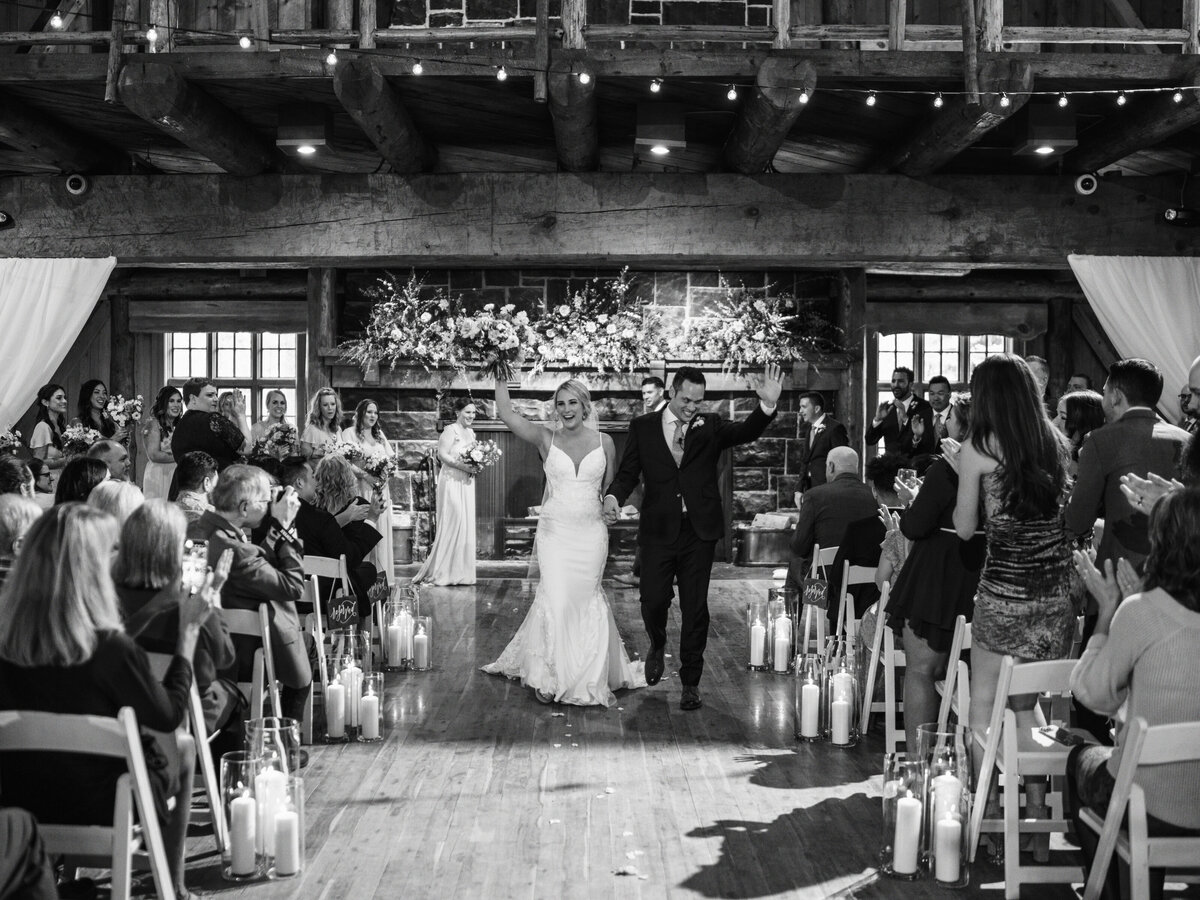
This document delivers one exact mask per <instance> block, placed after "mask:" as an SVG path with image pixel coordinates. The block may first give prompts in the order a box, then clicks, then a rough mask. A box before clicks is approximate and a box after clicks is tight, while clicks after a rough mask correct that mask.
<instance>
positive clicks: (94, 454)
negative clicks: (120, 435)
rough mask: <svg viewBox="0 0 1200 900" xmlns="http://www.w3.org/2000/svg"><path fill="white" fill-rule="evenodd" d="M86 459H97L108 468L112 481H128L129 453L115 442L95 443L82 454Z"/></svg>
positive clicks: (123, 446)
mask: <svg viewBox="0 0 1200 900" xmlns="http://www.w3.org/2000/svg"><path fill="white" fill-rule="evenodd" d="M84 456H86V457H87V458H88V459H98V460H100V462H102V463H104V464H105V465H106V466H108V475H109V477H110V478H112V479H113V480H114V481H128V480H129V451H128V450H126V449H125V445H124V444H118V443H117V442H116V441H107V440H106V441H96V443H94V444H92V446H90V447H88V449H87V453H85V454H84Z"/></svg>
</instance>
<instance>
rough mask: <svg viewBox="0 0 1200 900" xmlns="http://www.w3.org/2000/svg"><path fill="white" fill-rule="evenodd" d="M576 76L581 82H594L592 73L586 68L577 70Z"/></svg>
mask: <svg viewBox="0 0 1200 900" xmlns="http://www.w3.org/2000/svg"><path fill="white" fill-rule="evenodd" d="M575 77H576V78H578V79H579V83H580V84H591V83H592V73H591V72H588V71H586V70H585V71H581V72H577V73H576V74H575Z"/></svg>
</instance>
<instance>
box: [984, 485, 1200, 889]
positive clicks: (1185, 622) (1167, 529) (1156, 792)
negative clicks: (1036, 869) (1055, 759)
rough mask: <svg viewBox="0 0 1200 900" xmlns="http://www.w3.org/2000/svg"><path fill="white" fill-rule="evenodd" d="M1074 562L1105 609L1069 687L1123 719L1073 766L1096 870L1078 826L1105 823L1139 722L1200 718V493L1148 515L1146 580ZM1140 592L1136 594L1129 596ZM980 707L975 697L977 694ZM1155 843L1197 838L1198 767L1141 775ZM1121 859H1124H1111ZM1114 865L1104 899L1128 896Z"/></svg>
mask: <svg viewBox="0 0 1200 900" xmlns="http://www.w3.org/2000/svg"><path fill="white" fill-rule="evenodd" d="M1075 561H1076V564H1077V566H1078V567H1079V571H1080V574H1081V576H1082V577H1083V579H1084V582H1085V583H1086V585H1087V587H1088V590H1089V592H1090V593H1091V595H1092V596H1093V597H1094V598H1095V601H1096V605H1097V608H1098V616H1097V621H1096V628H1095V632H1094V634H1093V635H1092V637H1091V638H1090V639H1089V640H1088V642H1087V645H1086V648H1085V649H1084V651H1083V655H1082V656H1081V657H1080V659H1079V662H1078V663H1076V664H1075V670H1074V672H1073V673H1072V674H1071V691H1072V693H1073V694H1074V695H1075V697H1076V698H1078V699H1079V700H1081V701H1082V702H1083V703H1085V704H1086V705H1087V706H1088V707H1090V708H1092V709H1094V710H1097V711H1098V712H1102V713H1105V714H1107V715H1111V716H1116V714H1117V711H1118V710H1123V711H1124V712H1123V715H1121V716H1120V717H1118V722H1119V725H1118V730H1117V735H1116V746H1114V747H1105V746H1100V745H1095V744H1088V745H1084V746H1081V747H1076V748H1074V749H1073V750H1072V751H1071V755H1070V757H1069V758H1068V762H1067V788H1068V791H1067V806H1068V809H1069V811H1070V813H1071V815H1072V818H1073V819H1074V820H1075V823H1076V824H1075V834H1077V835H1078V836H1079V839H1080V842H1081V844H1082V846H1083V852H1084V857H1085V859H1086V860H1087V863H1088V867H1089V868H1090V865H1091V862H1092V859H1093V857H1094V855H1095V852H1096V843H1097V837H1096V834H1095V833H1094V832H1093V831H1092V830H1091V829H1090V828H1088V827H1086V826H1085V825H1083V823H1082V822H1081V820H1080V810H1081V809H1082V808H1083V807H1085V806H1087V807H1091V808H1092V809H1093V810H1095V811H1096V812H1097V813H1098V814H1099V815H1100V816H1101V818H1103V817H1104V815H1105V814H1106V813H1107V811H1108V803H1109V798H1110V797H1111V796H1112V792H1113V787H1114V785H1115V779H1116V774H1117V771H1118V769H1119V768H1120V766H1121V757H1122V753H1123V750H1124V744H1125V734H1126V727H1127V726H1128V723H1130V722H1132V721H1133V720H1134V718H1139V717H1140V718H1142V719H1145V720H1146V722H1147V724H1148V725H1150V726H1154V725H1166V724H1170V723H1174V722H1195V721H1197V720H1200V691H1197V690H1196V686H1197V685H1198V684H1200V654H1198V653H1196V648H1197V647H1198V646H1200V582H1198V581H1197V579H1196V573H1197V572H1198V571H1200V489H1197V488H1187V489H1185V490H1180V491H1176V492H1173V493H1171V494H1169V495H1168V496H1166V497H1164V498H1163V499H1162V500H1160V501H1159V502H1158V504H1157V505H1156V506H1155V507H1154V511H1153V513H1151V515H1150V548H1149V553H1148V554H1147V556H1146V561H1145V562H1146V565H1145V577H1144V581H1143V582H1142V583H1141V584H1137V581H1138V579H1137V576H1136V573H1134V572H1133V570H1132V567H1131V566H1129V564H1128V563H1127V562H1125V561H1122V562H1121V563H1120V565H1119V566H1114V565H1113V563H1112V561H1111V560H1110V561H1108V562H1106V563H1104V564H1103V567H1102V569H1099V570H1098V569H1097V568H1096V566H1095V564H1094V563H1093V562H1092V561H1091V560H1090V559H1089V558H1088V556H1087V555H1085V554H1083V553H1076V554H1075ZM1130 590H1132V591H1133V593H1132V596H1125V599H1124V600H1122V594H1127V593H1128V592H1129V591H1130ZM971 705H972V706H974V697H972V703H971ZM1137 783H1138V786H1139V787H1141V789H1142V791H1143V792H1144V793H1145V799H1146V820H1147V824H1148V826H1149V828H1148V830H1149V833H1150V835H1151V836H1152V837H1186V836H1195V835H1200V763H1197V762H1188V763H1178V764H1175V765H1170V766H1156V767H1154V768H1153V769H1152V770H1146V769H1142V770H1139V771H1138V774H1137ZM1112 858H1113V859H1114V860H1118V859H1119V857H1118V856H1117V855H1116V854H1115V853H1114V854H1113V857H1112ZM1117 869H1118V866H1112V865H1110V866H1109V869H1108V872H1107V878H1106V881H1105V892H1104V894H1103V896H1104V897H1105V898H1112V900H1116V898H1119V897H1122V896H1128V876H1129V872H1128V867H1127V866H1126V865H1125V864H1124V863H1123V862H1122V863H1120V866H1119V869H1120V871H1119V874H1118V871H1117ZM1163 874H1164V870H1162V869H1152V870H1151V873H1150V882H1151V884H1150V888H1151V894H1150V895H1151V896H1152V897H1161V896H1162V888H1163Z"/></svg>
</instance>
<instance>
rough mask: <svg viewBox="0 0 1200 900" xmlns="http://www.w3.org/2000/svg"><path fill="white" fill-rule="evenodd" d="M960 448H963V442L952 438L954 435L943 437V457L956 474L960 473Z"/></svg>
mask: <svg viewBox="0 0 1200 900" xmlns="http://www.w3.org/2000/svg"><path fill="white" fill-rule="evenodd" d="M960 450H962V444H960V443H959V442H958V441H956V440H955V439H954V438H952V437H944V438H942V458H943V459H945V460H946V462H947V463H949V465H950V468H952V469H953V470H954V473H955V474H956V475H957V474H958V466H959V457H958V454H959V451H960Z"/></svg>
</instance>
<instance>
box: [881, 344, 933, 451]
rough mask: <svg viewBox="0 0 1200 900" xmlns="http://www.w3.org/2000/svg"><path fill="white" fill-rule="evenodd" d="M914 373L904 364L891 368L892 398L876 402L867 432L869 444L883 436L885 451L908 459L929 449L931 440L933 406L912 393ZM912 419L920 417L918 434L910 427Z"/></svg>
mask: <svg viewBox="0 0 1200 900" xmlns="http://www.w3.org/2000/svg"><path fill="white" fill-rule="evenodd" d="M914 377H915V376H914V375H913V370H912V369H909V368H906V367H904V366H899V367H897V368H896V370H895V371H894V372H892V400H891V402H889V403H881V404H879V409H878V410H876V412H875V418H874V419H873V420H872V421H871V427H870V428H868V429H867V433H866V441H867V443H868V444H876V443H878V442H879V440H880V439H881V438H882V439H883V445H884V448H885V449H886V450H887V452H888V453H898V454H900V455H901V456H905V457H908V458H909V459H911V458H912V457H914V456H920V455H921V454H922V453H932V452H933V441H934V436H933V407H931V406H930V405H929V401H927V400H922V399H921V398H920V397H918V396H917V395H916V394H914V393H913V387H912V386H913V380H914ZM914 419H920V420H921V424H920V426H919V427H918V430H919V431H920V432H921V433H920V434H917V433H916V432H914V431H913V420H914Z"/></svg>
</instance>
